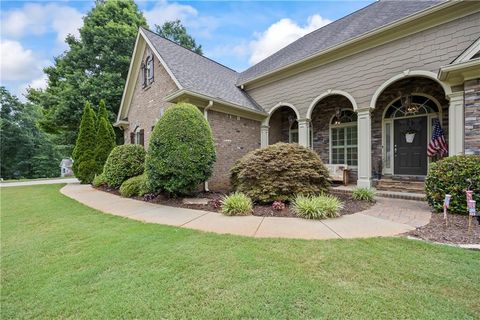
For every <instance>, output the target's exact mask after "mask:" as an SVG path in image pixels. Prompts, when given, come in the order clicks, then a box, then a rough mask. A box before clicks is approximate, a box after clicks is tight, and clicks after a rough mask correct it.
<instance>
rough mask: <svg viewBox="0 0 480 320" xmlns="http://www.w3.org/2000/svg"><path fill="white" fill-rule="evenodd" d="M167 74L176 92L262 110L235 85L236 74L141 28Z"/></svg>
mask: <svg viewBox="0 0 480 320" xmlns="http://www.w3.org/2000/svg"><path fill="white" fill-rule="evenodd" d="M141 32H142V33H143V34H144V35H145V37H146V38H147V39H148V42H149V43H150V44H151V45H152V46H153V49H155V50H156V51H157V53H158V54H159V56H160V57H161V58H162V60H163V61H162V62H164V64H166V67H167V68H168V70H169V71H170V72H171V74H172V76H173V77H174V80H175V81H176V82H177V83H178V84H179V86H180V89H183V90H188V91H192V92H194V93H198V94H202V95H205V96H208V97H212V98H214V99H216V100H220V101H225V102H228V103H232V104H235V105H238V106H241V107H244V108H247V109H251V110H254V111H261V112H263V109H262V108H261V107H260V106H258V105H257V104H256V103H255V102H254V101H253V100H252V99H251V98H250V97H249V96H248V95H247V94H246V93H245V92H243V91H242V90H241V89H240V88H238V87H237V86H236V82H237V79H238V76H239V73H238V72H236V71H235V70H232V69H230V68H228V67H226V66H224V65H222V64H220V63H218V62H215V61H213V60H211V59H209V58H206V57H204V56H202V55H199V54H197V53H195V52H193V51H191V50H188V49H186V48H184V47H182V46H180V45H178V44H176V43H175V42H173V41H170V40H168V39H165V38H163V37H161V36H159V35H158V34H156V33H154V32H152V31H150V30H147V29H144V28H141Z"/></svg>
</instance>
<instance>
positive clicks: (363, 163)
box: [357, 108, 372, 188]
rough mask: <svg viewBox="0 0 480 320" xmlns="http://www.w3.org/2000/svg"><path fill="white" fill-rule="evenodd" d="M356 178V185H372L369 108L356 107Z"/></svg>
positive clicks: (367, 186)
mask: <svg viewBox="0 0 480 320" xmlns="http://www.w3.org/2000/svg"><path fill="white" fill-rule="evenodd" d="M357 114H358V117H357V126H358V127H357V130H358V131H357V136H358V180H357V186H359V187H363V188H370V187H371V185H372V122H371V118H370V108H362V109H357Z"/></svg>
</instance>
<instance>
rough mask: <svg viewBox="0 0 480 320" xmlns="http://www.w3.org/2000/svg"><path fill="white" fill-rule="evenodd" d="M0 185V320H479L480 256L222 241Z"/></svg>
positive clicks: (427, 247)
mask: <svg viewBox="0 0 480 320" xmlns="http://www.w3.org/2000/svg"><path fill="white" fill-rule="evenodd" d="M59 188H60V186H59V185H46V186H31V187H14V188H8V189H2V190H1V249H2V251H1V275H2V277H1V289H2V290H1V318H2V319H10V318H18V319H26V318H37V319H38V318H41V319H52V318H55V319H58V318H61V319H64V318H72V319H73V318H74V319H101V318H103V319H105V318H110V319H119V318H122V319H125V318H137V319H160V318H168V319H174V318H175V319H178V318H203V319H229V318H261V319H267V318H268V319H285V318H290V319H295V318H327V319H345V318H350V319H351V318H354V319H387V318H388V319H392V318H397V319H398V318H402V319H475V318H476V319H478V318H480V303H479V297H480V285H479V282H480V273H479V271H480V253H479V252H473V251H467V250H462V249H457V248H451V247H446V246H439V245H431V244H427V243H423V242H419V241H413V240H406V239H398V238H389V239H365V240H331V241H302V240H286V239H280V240H279V239H254V238H244V237H236V236H222V235H215V234H207V233H201V232H197V231H192V230H187V229H180V228H174V227H167V226H161V225H155V224H144V223H141V222H137V221H131V220H128V219H123V218H120V217H115V216H110V215H106V214H101V213H99V212H98V211H95V210H93V209H90V208H88V207H86V206H83V205H81V204H79V203H77V202H75V201H73V200H71V199H68V198H67V197H64V196H62V195H61V194H60V193H59V192H58V190H59Z"/></svg>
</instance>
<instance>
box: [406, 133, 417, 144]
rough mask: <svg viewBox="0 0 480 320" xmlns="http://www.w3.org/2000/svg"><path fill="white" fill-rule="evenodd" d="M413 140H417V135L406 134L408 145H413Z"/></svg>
mask: <svg viewBox="0 0 480 320" xmlns="http://www.w3.org/2000/svg"><path fill="white" fill-rule="evenodd" d="M413 139H415V133H405V140H407V143H412V142H413Z"/></svg>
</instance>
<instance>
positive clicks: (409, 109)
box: [400, 94, 418, 114]
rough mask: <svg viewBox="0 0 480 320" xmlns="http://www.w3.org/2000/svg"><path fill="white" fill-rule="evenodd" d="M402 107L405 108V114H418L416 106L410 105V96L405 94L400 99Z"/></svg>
mask: <svg viewBox="0 0 480 320" xmlns="http://www.w3.org/2000/svg"><path fill="white" fill-rule="evenodd" d="M400 102H401V103H402V107H403V108H405V113H407V114H408V113H411V114H415V113H417V112H418V105H417V104H413V103H412V95H411V94H405V95H402V96H401V97H400Z"/></svg>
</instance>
